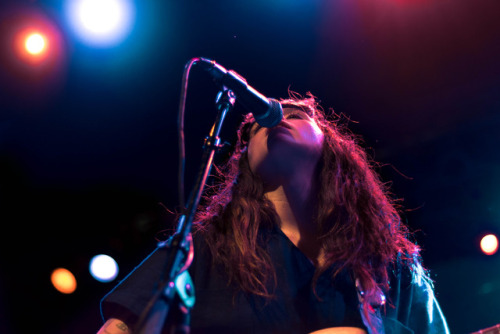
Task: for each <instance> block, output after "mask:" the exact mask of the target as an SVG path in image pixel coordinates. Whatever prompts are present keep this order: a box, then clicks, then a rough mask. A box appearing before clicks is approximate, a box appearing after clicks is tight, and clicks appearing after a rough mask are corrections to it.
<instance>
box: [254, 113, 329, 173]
mask: <svg viewBox="0 0 500 334" xmlns="http://www.w3.org/2000/svg"><path fill="white" fill-rule="evenodd" d="M323 141H324V135H323V132H322V131H321V129H320V128H319V126H318V124H317V123H316V121H315V120H314V119H313V118H312V117H311V116H309V115H308V114H307V113H306V112H304V111H302V110H301V109H298V108H284V109H283V120H282V121H281V122H280V123H279V124H278V125H277V126H276V127H274V128H263V127H260V126H259V125H258V124H257V123H255V124H254V125H253V126H252V128H251V129H250V141H249V143H248V161H249V164H250V169H251V170H252V172H253V173H256V174H258V175H260V176H261V177H262V178H263V180H264V182H271V181H276V178H280V177H283V176H286V175H289V173H292V172H293V171H294V170H298V168H303V167H307V168H309V166H310V167H311V168H315V166H316V164H317V162H318V161H319V159H320V157H321V154H322V149H323Z"/></svg>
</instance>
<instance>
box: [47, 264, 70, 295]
mask: <svg viewBox="0 0 500 334" xmlns="http://www.w3.org/2000/svg"><path fill="white" fill-rule="evenodd" d="M50 280H51V282H52V285H53V286H54V288H56V290H57V291H59V292H61V293H64V294H71V293H73V292H75V290H76V278H75V276H74V275H73V274H72V273H71V272H70V271H69V270H68V269H65V268H57V269H55V270H54V271H53V272H52V275H51V276H50Z"/></svg>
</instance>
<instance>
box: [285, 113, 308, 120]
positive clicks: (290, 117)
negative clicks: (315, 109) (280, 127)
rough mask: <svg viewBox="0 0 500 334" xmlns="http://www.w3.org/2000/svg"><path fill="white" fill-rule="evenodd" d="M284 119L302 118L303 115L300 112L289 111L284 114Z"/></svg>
mask: <svg viewBox="0 0 500 334" xmlns="http://www.w3.org/2000/svg"><path fill="white" fill-rule="evenodd" d="M285 118H286V119H303V118H304V117H303V116H302V115H300V114H294V113H290V114H288V115H286V116H285Z"/></svg>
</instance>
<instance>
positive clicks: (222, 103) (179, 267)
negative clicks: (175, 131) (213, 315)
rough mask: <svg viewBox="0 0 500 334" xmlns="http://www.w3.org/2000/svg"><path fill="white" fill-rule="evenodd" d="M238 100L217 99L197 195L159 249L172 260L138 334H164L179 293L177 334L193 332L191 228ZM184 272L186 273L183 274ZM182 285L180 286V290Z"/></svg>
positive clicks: (222, 95) (228, 95) (228, 94)
mask: <svg viewBox="0 0 500 334" xmlns="http://www.w3.org/2000/svg"><path fill="white" fill-rule="evenodd" d="M235 101H236V96H235V94H234V93H233V91H231V90H227V89H225V88H224V89H223V90H221V91H219V93H218V94H217V98H216V107H217V117H216V120H215V122H214V125H213V126H212V128H211V130H210V132H209V135H208V137H206V138H205V141H204V145H203V149H204V151H203V155H202V165H201V168H200V170H199V173H198V177H197V179H196V183H195V186H194V189H193V191H192V192H191V194H190V198H189V201H188V206H187V209H186V211H185V214H183V215H182V216H181V217H180V218H179V222H178V225H177V231H176V232H175V233H174V235H173V236H172V237H171V238H169V240H168V241H166V242H161V243H160V244H159V248H167V251H168V256H167V259H166V262H165V270H164V271H163V276H162V278H161V280H160V283H159V285H158V288H157V290H156V292H155V293H154V294H153V296H152V298H151V299H150V300H149V302H148V304H147V305H146V307H145V309H144V310H143V312H142V314H141V316H140V317H139V320H138V322H137V325H136V328H135V330H134V333H137V334H155V333H156V334H160V333H161V331H162V328H163V326H164V322H165V319H166V318H167V315H168V312H169V311H170V308H171V306H172V305H171V304H172V303H173V301H174V300H175V298H174V297H175V293H176V290H177V295H178V297H179V299H180V301H179V303H178V305H177V306H178V307H179V309H180V310H181V313H182V319H181V320H180V321H178V322H179V323H177V324H175V326H176V329H175V333H189V332H190V325H189V322H190V317H189V316H190V314H189V312H190V309H191V308H192V306H193V305H194V288H193V284H192V282H191V279H190V277H187V279H186V277H183V279H184V281H183V279H179V275H184V274H187V271H186V270H187V268H188V267H189V265H190V264H191V263H190V262H189V263H186V259H188V258H189V256H188V254H189V251H190V247H192V242H191V240H190V236H191V228H192V225H193V219H194V215H195V213H196V210H197V207H198V204H199V202H200V199H201V195H202V193H203V189H204V187H205V183H206V180H207V178H208V175H209V174H210V170H211V168H212V163H213V157H214V154H215V151H216V150H218V149H220V148H221V147H222V145H221V144H220V138H219V133H220V130H221V128H222V124H223V122H224V119H225V117H226V114H227V113H228V112H229V111H230V110H232V108H233V107H234V103H235ZM183 269H184V270H183ZM179 285H180V286H179Z"/></svg>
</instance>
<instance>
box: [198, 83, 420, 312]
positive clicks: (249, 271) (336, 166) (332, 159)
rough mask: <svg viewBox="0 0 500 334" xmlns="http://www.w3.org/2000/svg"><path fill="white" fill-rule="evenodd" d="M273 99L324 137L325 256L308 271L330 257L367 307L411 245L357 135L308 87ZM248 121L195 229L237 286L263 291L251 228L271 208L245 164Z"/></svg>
mask: <svg viewBox="0 0 500 334" xmlns="http://www.w3.org/2000/svg"><path fill="white" fill-rule="evenodd" d="M281 103H282V104H283V105H284V106H285V105H291V106H294V107H296V108H300V109H302V110H304V111H306V112H308V113H309V114H310V115H311V116H312V117H313V118H314V119H315V121H316V122H317V124H318V125H319V127H320V128H321V130H322V131H323V133H324V136H325V141H324V147H323V155H322V159H321V161H320V164H319V170H320V172H319V175H318V177H319V185H320V188H319V193H318V197H317V212H316V223H317V224H318V231H319V233H320V242H321V244H322V249H323V252H324V254H326V263H324V265H322V266H321V267H318V268H317V270H316V275H315V277H316V278H317V277H318V276H319V274H320V273H322V272H323V271H324V270H325V269H327V268H328V267H330V266H331V265H332V264H334V263H335V264H337V265H338V266H336V268H337V270H336V271H335V275H337V274H338V273H339V272H340V270H343V269H347V270H349V272H351V273H352V275H353V277H354V278H357V279H359V281H360V282H361V285H362V287H363V290H364V293H365V294H364V298H365V300H366V301H367V302H368V303H365V307H369V305H370V303H375V302H377V301H378V296H379V292H380V291H381V290H385V289H387V288H388V270H389V268H390V266H391V265H392V264H395V263H396V262H397V261H398V258H401V259H405V260H407V261H410V262H415V261H418V254H419V248H418V246H417V245H416V244H415V243H413V242H412V241H411V240H410V233H409V231H408V228H407V227H406V226H405V225H404V224H403V223H402V221H401V219H400V216H399V212H398V205H397V203H396V202H397V201H396V200H393V199H391V195H390V192H389V189H388V187H387V185H386V184H384V183H383V182H382V181H381V179H380V177H379V176H378V174H377V173H376V167H377V165H376V163H375V162H373V161H371V160H370V159H369V157H368V156H367V154H366V153H365V150H364V149H363V148H362V146H361V145H360V142H359V137H356V136H355V135H353V134H352V133H351V132H350V131H348V130H347V126H345V125H341V124H340V121H341V120H340V117H339V116H337V115H335V114H333V116H332V117H335V119H333V120H331V119H328V118H327V116H326V115H325V113H324V112H323V110H322V109H321V107H320V106H319V104H318V103H317V100H316V98H315V97H314V96H312V95H311V94H308V96H307V97H306V98H302V97H299V96H298V95H297V94H294V93H292V94H291V96H290V98H288V99H283V100H281ZM253 123H254V119H253V118H252V116H251V114H249V115H247V116H246V117H245V120H244V121H243V122H242V123H241V126H240V128H239V130H238V140H237V143H236V146H235V150H234V153H233V154H232V156H231V157H230V159H229V160H228V161H227V163H226V164H225V165H224V166H223V167H222V168H221V169H219V182H218V183H217V184H216V185H215V186H213V187H211V188H210V189H209V191H208V192H207V195H206V196H205V198H204V200H205V202H204V205H203V206H202V207H201V209H200V210H199V211H198V214H197V217H196V221H197V222H198V223H197V225H196V226H195V228H196V229H197V230H201V231H203V233H205V234H206V238H207V239H208V244H209V245H210V247H211V251H212V253H213V256H214V258H215V259H216V260H217V261H219V262H220V263H222V264H223V265H224V266H225V268H226V270H227V272H228V274H229V277H230V278H231V280H232V281H235V282H237V283H238V284H239V286H240V287H241V289H243V290H244V291H245V292H249V293H253V294H257V295H260V296H264V297H271V296H272V291H268V289H267V288H266V286H267V285H266V284H267V283H269V282H272V281H273V280H275V272H274V268H273V266H272V264H271V263H270V259H269V257H268V255H267V253H266V252H265V251H264V242H263V240H261V239H260V238H261V234H260V233H259V229H261V228H262V227H264V226H272V225H273V224H276V221H277V214H276V211H275V210H274V206H273V204H272V203H271V202H270V201H269V200H267V199H266V198H265V197H264V187H263V183H262V181H261V180H260V179H259V177H258V176H256V175H254V174H253V173H252V172H251V170H250V167H249V164H248V157H247V150H246V148H247V144H248V141H249V140H250V138H249V130H250V128H251V126H252V124H253ZM365 312H367V310H366V309H365Z"/></svg>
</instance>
